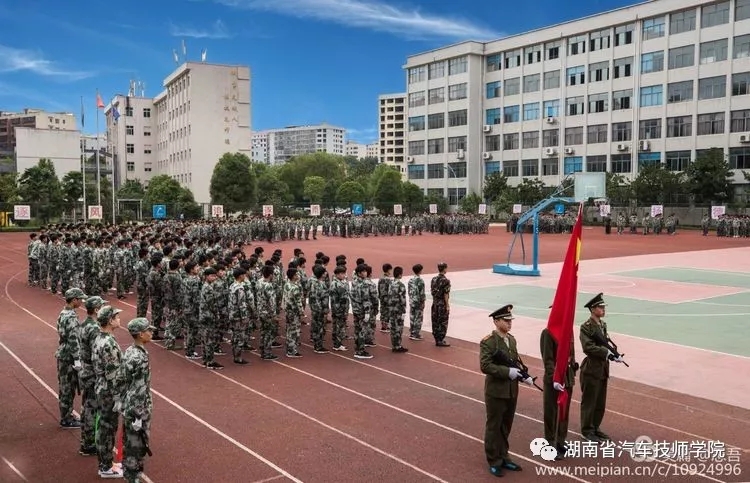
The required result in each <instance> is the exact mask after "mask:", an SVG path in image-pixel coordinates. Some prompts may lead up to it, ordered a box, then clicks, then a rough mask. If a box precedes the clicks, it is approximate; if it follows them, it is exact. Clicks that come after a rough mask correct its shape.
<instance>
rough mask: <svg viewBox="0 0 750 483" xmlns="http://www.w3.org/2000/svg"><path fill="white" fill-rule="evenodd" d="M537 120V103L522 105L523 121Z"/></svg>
mask: <svg viewBox="0 0 750 483" xmlns="http://www.w3.org/2000/svg"><path fill="white" fill-rule="evenodd" d="M535 119H539V103H538V102H532V103H529V104H524V105H523V120H524V121H533V120H535Z"/></svg>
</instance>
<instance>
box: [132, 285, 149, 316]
mask: <svg viewBox="0 0 750 483" xmlns="http://www.w3.org/2000/svg"><path fill="white" fill-rule="evenodd" d="M148 303H149V293H148V288H146V287H137V288H136V303H135V306H136V309H135V314H136V317H145V316H146V314H147V313H148Z"/></svg>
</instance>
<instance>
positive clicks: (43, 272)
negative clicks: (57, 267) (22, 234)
mask: <svg viewBox="0 0 750 483" xmlns="http://www.w3.org/2000/svg"><path fill="white" fill-rule="evenodd" d="M39 241H40V242H41V243H40V244H39V286H40V287H41V288H43V289H46V288H47V277H48V276H49V262H48V261H47V252H48V251H49V237H48V236H47V235H41V236H40V237H39Z"/></svg>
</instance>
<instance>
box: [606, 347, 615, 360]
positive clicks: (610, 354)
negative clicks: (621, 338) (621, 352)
mask: <svg viewBox="0 0 750 483" xmlns="http://www.w3.org/2000/svg"><path fill="white" fill-rule="evenodd" d="M610 356H614V354H612V351H611V350H609V349H607V359H609V358H610Z"/></svg>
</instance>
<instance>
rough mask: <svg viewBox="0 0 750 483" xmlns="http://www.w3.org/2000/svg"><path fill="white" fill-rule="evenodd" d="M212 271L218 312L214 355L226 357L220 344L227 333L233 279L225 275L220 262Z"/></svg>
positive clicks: (225, 271)
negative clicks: (213, 271)
mask: <svg viewBox="0 0 750 483" xmlns="http://www.w3.org/2000/svg"><path fill="white" fill-rule="evenodd" d="M214 270H216V282H215V283H214V291H215V292H216V304H217V306H216V308H217V310H218V311H219V317H218V319H217V320H216V331H215V332H214V340H213V344H214V354H216V355H217V356H223V355H226V352H224V349H223V348H222V347H221V343H222V342H224V336H225V335H226V334H227V332H228V331H229V287H231V285H232V283H233V279H232V275H231V273H229V274H227V269H226V265H224V264H223V263H221V262H219V263H217V264H216V265H215V266H214ZM230 279H231V280H232V281H231V282H230Z"/></svg>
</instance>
